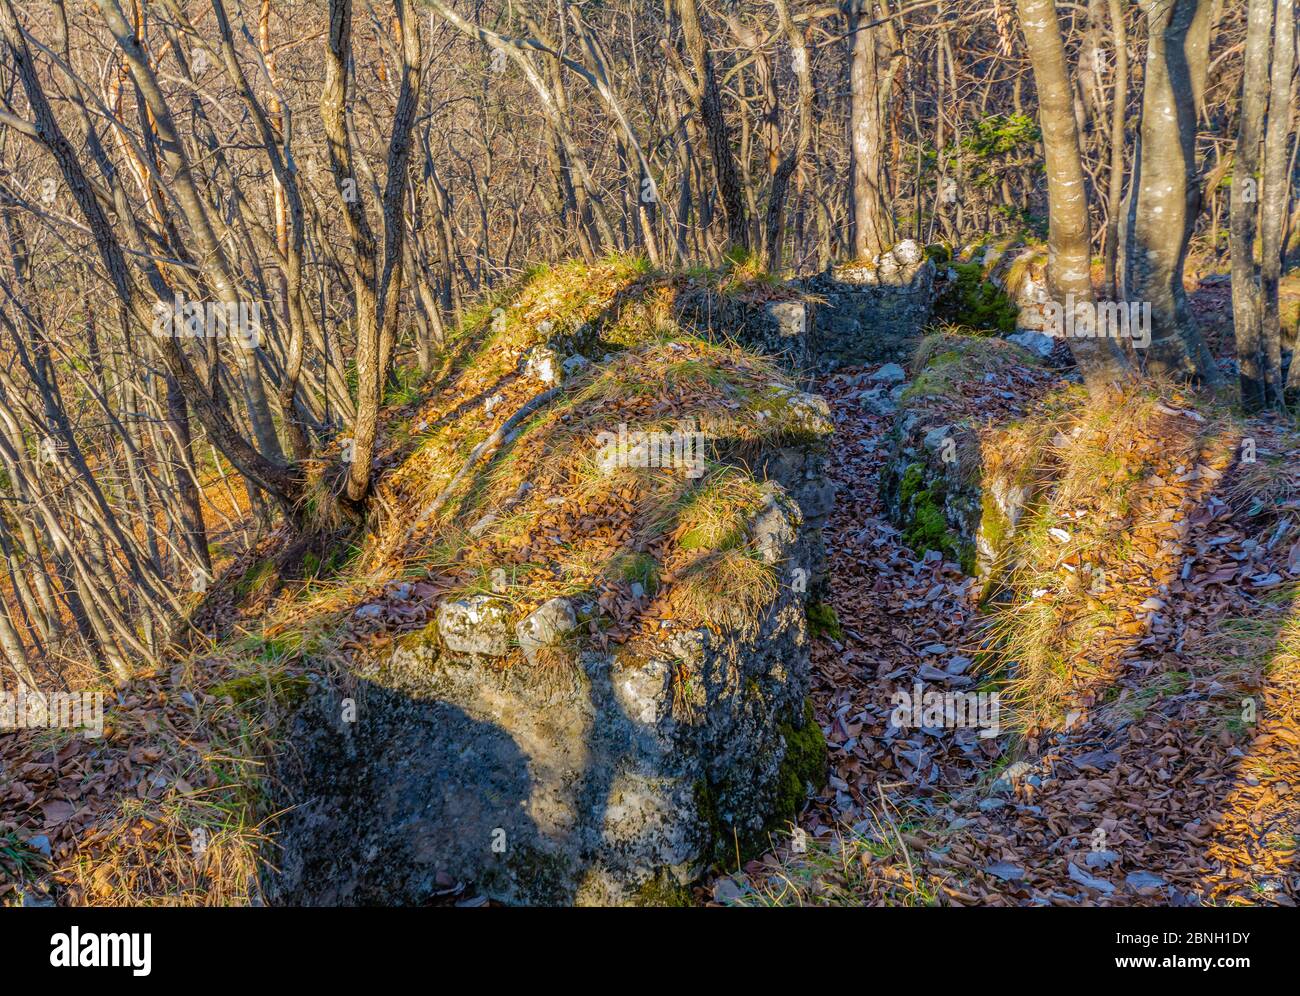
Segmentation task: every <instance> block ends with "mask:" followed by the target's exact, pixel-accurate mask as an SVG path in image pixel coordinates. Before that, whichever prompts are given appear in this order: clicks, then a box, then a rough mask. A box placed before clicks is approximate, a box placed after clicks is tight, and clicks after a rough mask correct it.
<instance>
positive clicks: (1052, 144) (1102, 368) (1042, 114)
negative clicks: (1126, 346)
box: [1017, 0, 1128, 391]
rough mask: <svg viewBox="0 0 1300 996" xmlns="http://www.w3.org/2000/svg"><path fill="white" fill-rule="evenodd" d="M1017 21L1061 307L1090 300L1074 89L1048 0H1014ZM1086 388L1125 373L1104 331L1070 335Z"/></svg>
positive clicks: (1054, 290) (1052, 276) (1050, 266)
mask: <svg viewBox="0 0 1300 996" xmlns="http://www.w3.org/2000/svg"><path fill="white" fill-rule="evenodd" d="M1017 4H1018V7H1019V12H1020V25H1021V29H1022V30H1023V32H1024V35H1025V44H1026V47H1027V48H1028V50H1029V61H1030V64H1031V65H1032V66H1033V71H1034V81H1035V83H1036V85H1037V89H1038V117H1039V123H1040V126H1041V128H1042V132H1043V151H1044V156H1045V158H1046V164H1047V194H1048V237H1047V281H1048V288H1049V290H1050V292H1051V294H1052V297H1053V299H1054V300H1055V301H1056V302H1058V303H1059V304H1060V305H1061V307H1062V309H1064V308H1066V307H1068V306H1069V305H1068V302H1073V303H1074V304H1075V305H1084V306H1091V305H1092V304H1093V303H1094V296H1093V292H1092V276H1091V253H1090V250H1091V237H1090V234H1089V224H1088V192H1087V188H1086V187H1084V184H1083V165H1082V162H1081V160H1080V156H1079V135H1078V131H1077V130H1076V126H1075V117H1074V96H1073V93H1074V91H1073V89H1072V87H1071V86H1070V80H1069V75H1068V73H1067V72H1066V64H1065V45H1064V43H1063V41H1062V38H1061V27H1060V23H1059V22H1058V21H1057V19H1056V5H1055V3H1054V0H1017ZM1069 343H1070V348H1071V350H1072V351H1073V352H1074V355H1075V359H1076V360H1077V361H1078V363H1079V368H1080V370H1081V371H1082V372H1083V375H1084V378H1085V379H1086V380H1087V382H1088V385H1089V388H1090V389H1091V390H1094V391H1097V390H1102V389H1105V388H1107V387H1109V385H1110V384H1112V383H1114V382H1115V381H1116V380H1118V379H1119V378H1121V377H1122V376H1124V375H1125V373H1126V372H1127V369H1128V363H1127V361H1126V359H1125V358H1124V354H1123V353H1122V352H1121V351H1120V349H1119V347H1118V346H1117V345H1116V343H1115V340H1113V339H1110V338H1099V339H1071V340H1069Z"/></svg>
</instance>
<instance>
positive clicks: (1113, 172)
mask: <svg viewBox="0 0 1300 996" xmlns="http://www.w3.org/2000/svg"><path fill="white" fill-rule="evenodd" d="M1109 3H1110V31H1111V42H1112V44H1113V46H1114V48H1115V86H1114V90H1113V92H1112V94H1111V110H1110V115H1111V116H1110V176H1109V177H1108V179H1109V181H1110V182H1109V191H1108V193H1107V197H1106V264H1105V265H1106V296H1107V297H1108V298H1110V299H1112V300H1114V299H1115V297H1116V296H1117V295H1118V293H1119V286H1118V283H1117V281H1116V276H1115V270H1116V261H1117V260H1118V258H1119V227H1120V226H1119V221H1120V215H1121V214H1122V213H1123V211H1124V120H1125V117H1126V112H1127V110H1128V38H1127V32H1126V30H1125V25H1124V5H1123V0H1109Z"/></svg>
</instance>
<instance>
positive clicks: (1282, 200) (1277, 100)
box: [1259, 0, 1300, 406]
mask: <svg viewBox="0 0 1300 996" xmlns="http://www.w3.org/2000/svg"><path fill="white" fill-rule="evenodd" d="M1276 2H1277V7H1276V13H1275V14H1274V18H1273V70H1272V87H1271V90H1270V93H1269V98H1268V128H1267V130H1266V131H1265V134H1264V170H1263V173H1264V177H1263V179H1264V182H1263V185H1262V190H1261V191H1260V198H1259V209H1260V219H1259V227H1260V232H1259V235H1260V261H1261V266H1260V291H1261V293H1262V296H1263V301H1262V309H1261V312H1260V333H1261V335H1262V337H1263V347H1264V348H1263V353H1264V362H1265V380H1266V381H1267V384H1268V388H1267V390H1268V396H1269V400H1270V401H1271V402H1272V403H1274V404H1277V405H1279V406H1281V405H1283V404H1284V401H1283V394H1284V389H1283V384H1282V320H1281V313H1280V311H1279V308H1278V283H1279V281H1280V280H1281V277H1282V236H1283V226H1284V225H1285V224H1286V218H1287V208H1288V207H1289V206H1290V200H1291V186H1290V184H1289V183H1287V179H1288V174H1289V173H1290V170H1291V164H1290V161H1289V160H1290V155H1289V153H1290V139H1291V120H1292V114H1293V110H1294V109H1293V108H1292V106H1291V74H1292V72H1293V71H1294V69H1295V23H1296V21H1295V0H1276ZM1297 377H1298V378H1300V374H1297ZM1297 383H1298V384H1300V381H1298V382H1297Z"/></svg>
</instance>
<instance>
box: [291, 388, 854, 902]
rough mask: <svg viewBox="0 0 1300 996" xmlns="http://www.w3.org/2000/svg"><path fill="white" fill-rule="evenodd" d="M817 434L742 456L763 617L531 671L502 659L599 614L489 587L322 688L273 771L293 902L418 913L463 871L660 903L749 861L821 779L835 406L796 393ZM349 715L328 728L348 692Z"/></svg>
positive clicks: (530, 891) (479, 881)
mask: <svg viewBox="0 0 1300 996" xmlns="http://www.w3.org/2000/svg"><path fill="white" fill-rule="evenodd" d="M790 403H791V404H795V405H800V406H804V407H805V408H806V409H807V416H808V424H815V425H817V426H819V430H818V431H819V432H820V433H821V436H822V440H821V441H820V442H815V443H810V444H807V445H800V446H791V447H785V448H773V449H772V450H770V451H768V452H764V453H761V454H758V455H757V457H755V455H754V454H752V453H751V454H748V458H747V465H748V466H749V468H750V470H751V472H752V473H754V474H755V475H756V476H758V477H760V478H765V479H766V481H767V483H766V485H765V487H766V488H767V489H768V499H767V502H766V504H765V505H764V506H763V508H762V510H761V512H760V513H759V514H758V515H757V516H756V518H755V519H754V520H753V521H752V523H751V529H750V535H751V539H752V541H753V543H754V544H755V549H756V550H757V552H758V553H759V554H760V555H761V556H762V558H763V559H764V560H765V561H766V562H768V563H770V564H772V565H774V566H776V568H777V574H778V577H779V579H780V584H779V585H778V588H777V593H776V595H775V597H774V598H773V600H772V601H771V602H770V603H769V604H768V605H766V606H765V607H764V608H763V609H762V611H760V612H759V613H757V614H756V615H753V616H743V615H741V614H739V613H731V614H729V615H728V614H726V613H724V615H723V617H722V618H721V619H718V620H715V625H714V627H713V628H700V629H696V630H682V631H673V632H672V633H671V635H669V636H668V637H666V638H663V639H661V640H659V641H658V642H657V643H656V644H654V645H652V646H650V647H649V648H648V649H647V647H646V646H645V644H644V641H642V642H641V643H639V644H638V645H637V647H636V648H635V649H634V648H633V646H632V644H630V643H629V644H628V645H626V646H624V647H621V648H617V649H615V650H614V651H613V652H608V653H606V652H600V651H597V650H582V651H581V652H580V653H579V654H577V655H576V662H575V663H573V664H572V665H571V666H562V667H559V668H555V669H553V670H552V671H550V672H549V673H548V674H547V675H546V679H545V680H539V679H538V677H537V675H538V671H537V669H535V668H532V667H524V666H513V667H502V664H503V657H504V656H505V655H506V654H507V653H509V652H511V643H512V642H513V643H517V644H518V646H519V647H520V648H522V649H523V651H524V652H525V653H528V652H529V651H530V647H533V646H537V645H541V644H545V643H548V642H552V641H553V639H554V638H555V637H557V636H560V637H562V636H563V634H564V632H566V631H568V630H571V629H573V628H574V627H575V626H576V625H577V624H578V623H579V622H580V621H582V620H585V619H586V618H590V617H591V616H592V615H593V614H595V613H597V612H598V611H599V610H598V607H597V606H595V605H594V603H593V602H591V601H588V600H584V599H582V598H575V599H553V600H551V601H550V602H547V603H545V604H544V605H543V606H542V607H541V608H539V609H538V610H536V611H534V612H533V613H532V614H531V615H530V616H528V617H527V618H524V619H515V618H513V617H512V615H511V612H510V608H509V606H508V604H506V603H504V602H502V601H499V600H497V599H495V598H493V597H492V596H491V595H480V596H472V597H467V598H462V599H457V600H454V601H451V602H445V603H443V604H442V605H441V606H440V607H439V609H438V612H437V618H436V619H435V621H434V622H433V623H431V624H430V625H429V626H428V627H427V628H426V629H425V630H424V631H421V632H419V633H417V634H415V635H413V636H410V637H407V638H406V639H404V641H403V642H402V645H401V646H400V647H399V648H398V649H397V650H396V651H394V652H393V654H392V656H391V658H390V659H389V660H387V661H386V662H383V663H382V665H381V666H380V667H379V669H378V670H377V671H376V672H375V673H374V674H371V675H358V676H356V679H355V681H353V682H352V683H350V684H348V685H347V686H344V687H340V688H337V689H333V690H330V691H327V692H322V693H321V694H319V695H316V696H315V697H314V698H313V700H312V704H311V705H310V706H309V707H308V708H307V709H305V710H304V711H303V712H302V714H300V716H299V718H298V720H297V729H296V732H295V735H294V737H293V738H292V739H293V743H294V745H295V748H296V757H295V759H294V761H293V763H289V764H286V765H284V766H283V767H284V769H285V770H284V772H283V778H284V780H285V784H286V798H285V799H284V803H285V804H286V805H292V806H294V807H295V808H293V810H292V811H291V812H289V813H288V814H287V815H286V817H285V818H284V820H283V822H282V830H281V833H280V836H279V844H280V847H281V852H282V854H281V859H280V861H279V866H280V869H281V870H280V872H279V873H278V874H276V875H274V876H272V877H271V880H270V881H269V882H268V894H269V895H270V897H271V900H272V901H273V902H276V903H285V904H307V905H313V904H340V903H342V904H394V903H396V904H420V903H426V902H429V901H433V900H435V899H436V897H437V896H438V895H439V894H440V893H448V892H451V891H453V890H455V889H456V888H457V887H458V885H466V884H469V883H472V885H473V888H474V889H475V890H476V891H477V892H478V894H480V895H483V896H486V897H488V898H491V899H496V900H500V901H503V902H507V903H521V904H570V903H577V904H580V905H606V904H628V903H632V904H654V905H659V904H664V903H674V902H680V901H685V900H686V899H687V898H688V897H689V891H688V888H687V887H688V886H689V884H690V883H691V882H693V881H694V880H696V879H697V878H698V877H699V876H700V875H701V874H702V873H703V872H704V871H705V870H706V869H707V867H708V866H709V865H710V864H711V863H712V862H713V861H714V860H717V859H727V858H729V859H731V860H734V853H735V848H736V847H737V845H739V846H740V848H741V849H742V852H744V853H759V852H761V850H764V849H766V847H767V846H768V843H769V837H768V832H769V831H772V830H778V829H784V828H785V827H786V824H787V821H790V820H793V819H794V818H795V816H796V814H797V811H798V809H799V808H800V806H801V805H802V802H803V800H804V799H805V797H806V795H807V793H808V792H809V791H810V789H812V788H814V787H815V786H818V785H820V784H821V782H822V780H823V779H824V776H825V745H824V742H823V740H822V737H821V731H820V730H819V729H818V727H817V726H816V724H815V722H813V720H812V719H811V712H810V711H809V708H808V705H807V695H808V688H809V639H808V630H807V621H806V614H805V609H806V604H807V602H808V600H809V598H811V597H815V593H816V592H817V591H818V590H819V588H820V587H821V586H823V585H824V584H825V574H824V572H825V552H824V549H823V545H822V538H821V525H822V523H823V522H824V520H825V517H826V515H827V514H828V512H829V510H830V504H831V501H832V497H833V493H832V490H831V486H830V485H829V483H828V481H827V479H826V476H825V468H824V462H825V454H826V445H825V439H826V438H827V437H829V434H830V431H831V428H830V423H829V418H828V416H829V412H828V409H827V408H826V405H825V402H823V401H822V400H821V399H820V398H816V397H814V396H811V395H804V394H800V393H797V392H791V398H790ZM345 698H350V699H352V700H353V701H354V702H355V703H356V711H357V714H358V718H359V721H358V722H355V723H352V724H347V723H343V722H341V721H340V719H339V717H340V715H341V713H342V708H343V702H342V700H343V699H345Z"/></svg>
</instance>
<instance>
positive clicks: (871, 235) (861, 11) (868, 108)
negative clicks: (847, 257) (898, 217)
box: [849, 0, 894, 259]
mask: <svg viewBox="0 0 1300 996" xmlns="http://www.w3.org/2000/svg"><path fill="white" fill-rule="evenodd" d="M849 11H850V12H849V31H850V32H851V33H852V35H853V46H852V58H851V61H850V67H849V101H850V104H849V135H850V143H851V149H852V153H853V167H852V169H853V253H854V255H855V256H857V257H858V258H860V259H871V258H874V257H876V256H879V255H880V254H881V253H882V252H884V251H885V250H886V249H888V248H889V247H890V246H892V245H893V244H894V219H893V212H892V211H891V210H890V207H889V202H888V199H887V197H886V190H885V167H884V136H885V125H884V108H883V107H882V96H883V88H882V86H881V81H880V73H881V67H880V59H879V47H878V46H879V37H878V33H877V29H876V28H868V27H865V25H866V24H867V23H869V22H870V21H871V19H872V17H873V15H874V12H875V3H874V2H873V0H852V3H851V6H850V8H849Z"/></svg>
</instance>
